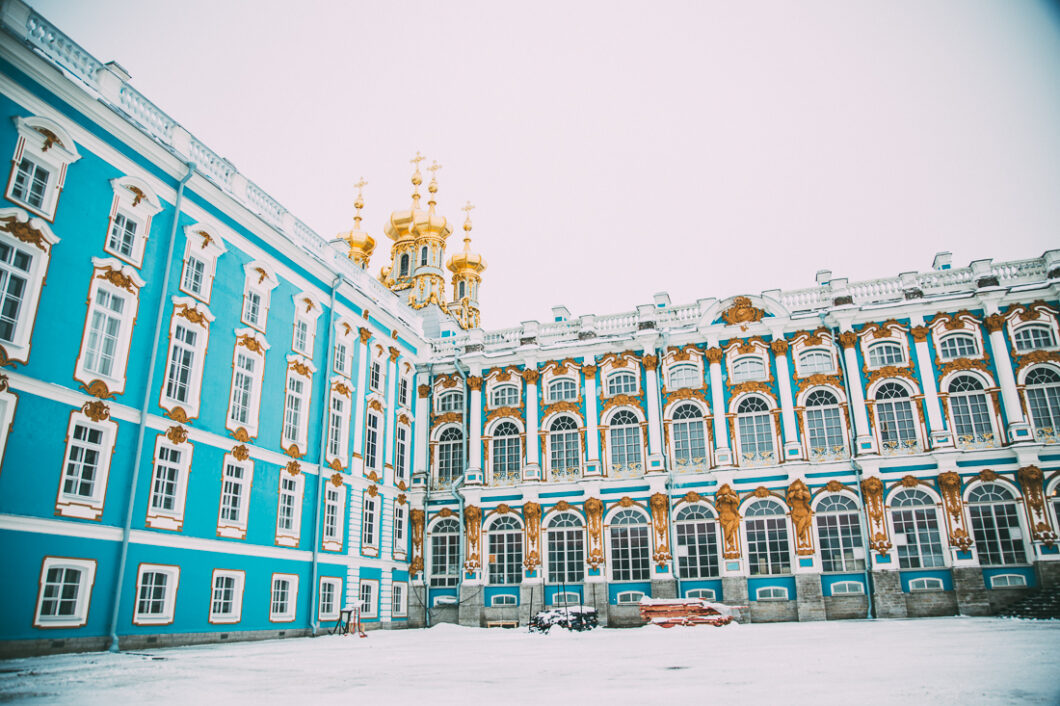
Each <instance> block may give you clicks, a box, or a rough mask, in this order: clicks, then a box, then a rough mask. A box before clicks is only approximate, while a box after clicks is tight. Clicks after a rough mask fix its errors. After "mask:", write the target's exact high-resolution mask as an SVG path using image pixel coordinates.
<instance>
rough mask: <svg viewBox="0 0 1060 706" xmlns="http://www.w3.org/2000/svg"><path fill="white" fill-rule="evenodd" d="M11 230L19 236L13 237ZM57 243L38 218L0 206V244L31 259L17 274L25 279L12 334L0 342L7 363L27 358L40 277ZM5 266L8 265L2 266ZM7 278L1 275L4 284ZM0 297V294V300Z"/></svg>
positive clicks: (34, 319) (24, 360) (41, 279)
mask: <svg viewBox="0 0 1060 706" xmlns="http://www.w3.org/2000/svg"><path fill="white" fill-rule="evenodd" d="M15 233H18V234H19V235H18V236H16V235H15ZM23 238H25V240H24V239H23ZM58 242H59V238H57V237H56V236H55V234H54V233H52V231H51V228H49V227H48V224H47V223H45V222H44V221H43V220H41V219H40V218H34V217H31V216H30V215H29V214H27V213H26V212H25V211H23V210H22V209H21V208H0V243H3V244H4V245H6V246H8V247H10V248H14V249H15V250H18V251H21V252H22V253H24V254H26V255H29V256H30V257H31V258H32V259H31V261H30V266H29V270H28V271H26V272H25V273H24V274H19V275H18V276H19V277H24V278H25V280H26V284H25V287H24V289H23V292H22V302H21V304H20V306H19V312H18V317H17V319H16V321H15V328H14V333H13V335H12V337H11V340H10V341H0V353H2V355H3V357H4V358H6V359H7V361H9V362H12V363H26V362H28V361H29V350H30V344H31V342H32V339H33V328H34V324H35V323H36V320H37V306H38V304H39V302H40V295H41V289H42V288H43V287H44V280H45V278H46V277H47V274H48V265H49V263H50V262H51V253H52V248H53V247H54V246H55V245H56V244H57V243H58ZM5 269H8V268H7V267H6V266H5ZM7 281H8V279H7V276H5V277H4V285H5V287H6V284H7ZM2 298H3V297H2V296H0V299H2Z"/></svg>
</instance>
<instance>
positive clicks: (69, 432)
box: [55, 411, 118, 520]
mask: <svg viewBox="0 0 1060 706" xmlns="http://www.w3.org/2000/svg"><path fill="white" fill-rule="evenodd" d="M79 426H81V427H85V428H87V429H90V430H96V431H99V432H100V434H101V436H100V443H99V445H98V453H99V456H98V460H99V465H97V466H96V469H95V472H94V479H93V485H92V495H91V496H88V497H85V496H82V495H76V494H67V493H66V492H65V491H64V486H65V485H66V477H67V471H68V467H69V464H70V451H71V447H72V446H73V445H74V444H75V443H77V439H75V436H74V433H75V429H76V428H77V427H79ZM117 434H118V424H117V422H115V421H114V420H113V419H106V420H101V421H94V420H93V419H90V418H89V417H88V416H87V415H86V414H85V413H84V412H80V411H79V412H73V413H71V414H70V422H69V424H68V425H67V427H66V448H65V450H64V451H63V459H62V469H61V471H60V473H59V490H58V493H57V494H56V498H55V514H57V515H60V516H62V517H77V518H80V519H83V520H98V519H100V517H102V516H103V505H104V503H105V502H106V498H107V481H108V480H109V478H110V462H111V457H112V456H113V455H114V440H115V438H116V437H117ZM78 445H80V444H78Z"/></svg>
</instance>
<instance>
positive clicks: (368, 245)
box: [338, 179, 375, 270]
mask: <svg viewBox="0 0 1060 706" xmlns="http://www.w3.org/2000/svg"><path fill="white" fill-rule="evenodd" d="M367 185H368V182H366V181H365V180H364V179H361V180H360V181H358V182H357V183H356V184H354V186H355V187H357V199H356V200H355V201H354V202H353V208H354V209H355V210H354V213H353V230H348V231H346V232H345V233H339V236H338V239H339V240H342V241H345V242H346V245H347V246H349V253H348V254H347V256H348V257H349V258H350V259H351V260H353V261H354V262H355V263H357V265H358V266H359V267H360V268H361V269H362V270H364V269H367V268H368V260H369V259H371V257H372V251H373V250H375V239H374V238H373V237H372V236H370V235H368V234H367V233H365V232H364V230H362V228H361V209H362V208H364V194H363V190H364V187H365V186H367Z"/></svg>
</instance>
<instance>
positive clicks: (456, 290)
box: [446, 201, 486, 329]
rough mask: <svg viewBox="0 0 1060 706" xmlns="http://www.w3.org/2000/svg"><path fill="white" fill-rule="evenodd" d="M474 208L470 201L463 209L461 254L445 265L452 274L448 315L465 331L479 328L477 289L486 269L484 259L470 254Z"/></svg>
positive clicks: (454, 256)
mask: <svg viewBox="0 0 1060 706" xmlns="http://www.w3.org/2000/svg"><path fill="white" fill-rule="evenodd" d="M474 208H475V207H474V206H472V205H471V202H470V201H468V202H467V204H466V205H465V206H464V208H463V211H464V213H466V214H467V217H466V218H465V219H464V250H463V252H459V253H457V254H456V255H453V256H452V257H451V258H449V262H448V263H446V267H448V268H449V271H450V272H452V273H453V300H452V301H451V302H449V313H450V314H452V315H453V317H454V318H455V319H456V320H457V322H458V323H459V324H460V326H461V328H465V329H469V328H478V326H479V323H480V316H479V306H478V288H479V285H480V284H482V271H483V270H485V269H486V260H485V258H483V257H482V256H481V255H479V254H477V253H473V252H471V211H472V209H474Z"/></svg>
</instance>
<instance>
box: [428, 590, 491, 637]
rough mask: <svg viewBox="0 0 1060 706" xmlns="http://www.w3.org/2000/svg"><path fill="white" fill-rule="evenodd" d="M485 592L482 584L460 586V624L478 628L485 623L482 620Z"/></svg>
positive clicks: (458, 607)
mask: <svg viewBox="0 0 1060 706" xmlns="http://www.w3.org/2000/svg"><path fill="white" fill-rule="evenodd" d="M483 593H484V592H483V587H482V586H468V585H461V586H460V605H458V606H457V607H456V615H457V623H458V624H460V625H463V626H464V627H469V628H478V627H482V626H483V625H485V623H483V622H482V614H483V608H484V606H483V605H482V599H483ZM439 622H440V621H439Z"/></svg>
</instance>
